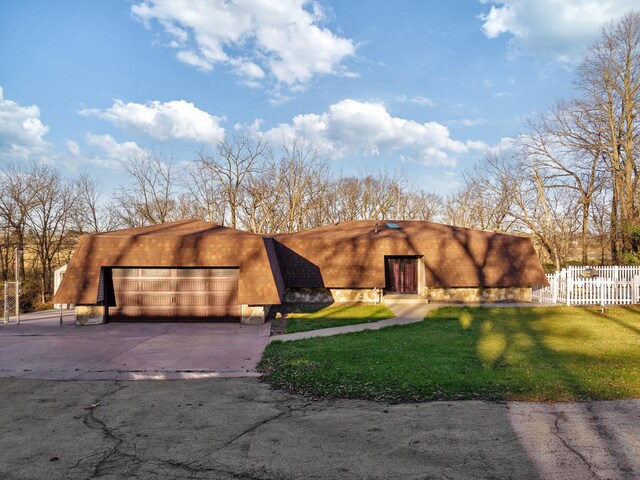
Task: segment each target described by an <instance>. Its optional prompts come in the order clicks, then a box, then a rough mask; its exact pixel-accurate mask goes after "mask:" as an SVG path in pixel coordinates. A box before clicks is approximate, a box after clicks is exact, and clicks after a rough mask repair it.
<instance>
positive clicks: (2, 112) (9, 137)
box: [0, 87, 49, 159]
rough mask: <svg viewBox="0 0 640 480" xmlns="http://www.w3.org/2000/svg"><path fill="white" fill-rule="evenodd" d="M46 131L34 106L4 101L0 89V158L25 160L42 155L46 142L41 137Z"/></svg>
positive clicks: (46, 128)
mask: <svg viewBox="0 0 640 480" xmlns="http://www.w3.org/2000/svg"><path fill="white" fill-rule="evenodd" d="M48 131H49V127H48V126H46V125H44V124H43V123H42V122H41V121H40V109H39V108H38V107H37V106H36V105H30V106H27V107H23V106H21V105H20V104H18V103H16V102H14V101H12V100H8V99H6V98H4V93H3V89H2V87H0V158H6V159H16V158H17V159H27V158H29V157H30V156H32V155H34V154H41V153H43V152H44V150H45V148H46V147H47V142H46V141H45V140H44V139H43V138H42V137H43V136H44V135H45V134H46V133H47V132H48Z"/></svg>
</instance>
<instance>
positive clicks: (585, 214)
mask: <svg viewBox="0 0 640 480" xmlns="http://www.w3.org/2000/svg"><path fill="white" fill-rule="evenodd" d="M588 231H589V203H588V201H587V200H585V201H584V203H583V205H582V264H583V265H587V264H588V263H589V258H588V257H589V254H588V252H587V250H588V243H589V237H588Z"/></svg>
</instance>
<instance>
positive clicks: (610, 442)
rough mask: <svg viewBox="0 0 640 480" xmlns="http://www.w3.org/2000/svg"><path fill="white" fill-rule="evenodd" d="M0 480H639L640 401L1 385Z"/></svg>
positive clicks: (254, 386)
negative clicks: (398, 399)
mask: <svg viewBox="0 0 640 480" xmlns="http://www.w3.org/2000/svg"><path fill="white" fill-rule="evenodd" d="M0 392H2V399H3V402H2V408H1V409H0V432H1V434H0V478H7V479H15V480H20V479H25V480H26V479H29V480H37V479H43V480H51V479H67V480H73V479H87V478H100V479H103V480H111V479H113V480H116V479H121V478H138V479H178V478H181V479H254V480H257V479H264V480H288V479H292V480H293V479H335V478H340V479H345V480H351V479H354V480H356V479H358V480H359V479H372V480H375V479H380V480H383V479H385V480H386V479H413V480H427V479H443V480H444V479H449V480H450V479H495V480H506V479H513V480H528V479H542V480H547V479H548V480H596V479H600V480H604V479H611V480H623V479H629V480H631V479H637V478H640V436H639V435H638V432H640V401H638V400H627V401H611V402H581V403H548V404H538V403H497V402H481V401H462V402H430V403H416V404H401V405H389V404H385V403H377V402H368V401H359V400H315V399H310V398H304V397H299V396H295V395H289V394H287V393H284V392H280V391H274V390H272V389H271V388H269V386H268V385H266V384H264V383H261V382H259V381H258V379H256V378H223V379H210V380H209V379H207V380H195V381H168V382H113V381H86V382H50V381H44V380H24V379H0Z"/></svg>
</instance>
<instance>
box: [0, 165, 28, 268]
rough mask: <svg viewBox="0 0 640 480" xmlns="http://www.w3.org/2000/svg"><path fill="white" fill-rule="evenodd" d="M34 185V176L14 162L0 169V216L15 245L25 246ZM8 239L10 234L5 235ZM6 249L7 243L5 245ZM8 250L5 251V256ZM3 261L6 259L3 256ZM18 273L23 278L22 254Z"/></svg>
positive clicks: (17, 246) (6, 259) (22, 248)
mask: <svg viewBox="0 0 640 480" xmlns="http://www.w3.org/2000/svg"><path fill="white" fill-rule="evenodd" d="M35 193H36V187H35V184H34V178H33V176H32V175H30V174H29V172H28V171H26V170H24V169H22V168H19V167H17V166H16V165H14V164H9V165H7V166H6V167H5V168H4V169H3V170H2V171H0V218H1V219H2V222H3V224H4V227H5V228H9V229H10V230H12V231H13V235H14V236H15V247H16V248H19V249H21V250H24V248H25V235H26V229H27V219H28V214H29V212H30V211H31V209H32V208H33V205H34V201H35ZM5 239H6V240H10V239H11V236H6V237H5ZM5 248H6V249H7V250H8V249H9V248H10V246H9V245H5ZM7 255H8V252H5V257H6V256H7ZM4 261H8V258H5V259H4ZM19 268H20V275H21V277H23V278H24V276H25V268H24V256H21V257H20V265H19Z"/></svg>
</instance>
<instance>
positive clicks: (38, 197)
mask: <svg viewBox="0 0 640 480" xmlns="http://www.w3.org/2000/svg"><path fill="white" fill-rule="evenodd" d="M28 176H30V177H31V179H32V182H33V185H34V195H33V202H32V206H31V208H30V210H29V212H28V214H27V226H28V229H29V233H30V234H31V236H32V237H33V243H34V246H35V254H36V257H37V258H38V260H39V263H40V275H39V276H40V297H41V301H42V302H43V303H44V302H46V301H47V300H48V298H49V295H50V294H51V293H52V290H53V289H52V277H53V269H54V259H55V257H56V255H57V254H58V253H59V252H60V250H61V248H62V247H63V245H64V244H65V242H66V240H67V237H68V235H69V233H70V231H69V226H70V224H71V220H72V216H73V209H74V203H75V200H76V198H77V195H78V194H77V191H76V189H75V188H74V186H73V185H72V183H71V182H68V181H66V180H63V179H62V178H61V177H60V174H59V173H58V172H57V171H56V170H55V169H53V167H51V166H50V165H37V164H33V165H32V166H31V168H30V170H29V172H28Z"/></svg>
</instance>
